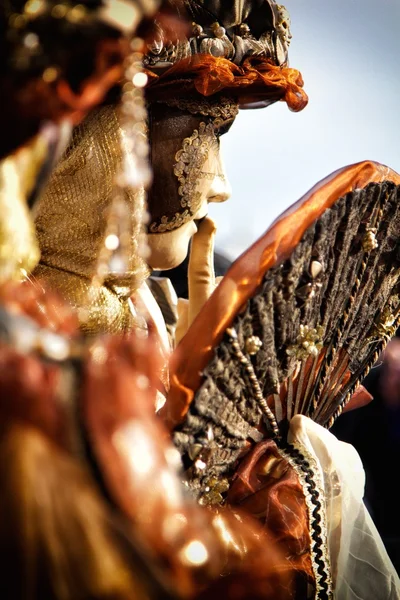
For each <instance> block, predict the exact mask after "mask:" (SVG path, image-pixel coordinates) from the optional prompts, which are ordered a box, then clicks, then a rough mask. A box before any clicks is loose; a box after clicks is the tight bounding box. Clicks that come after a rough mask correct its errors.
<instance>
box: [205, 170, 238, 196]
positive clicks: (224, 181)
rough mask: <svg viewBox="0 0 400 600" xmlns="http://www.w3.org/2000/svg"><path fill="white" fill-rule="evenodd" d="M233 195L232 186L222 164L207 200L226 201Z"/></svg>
mask: <svg viewBox="0 0 400 600" xmlns="http://www.w3.org/2000/svg"><path fill="white" fill-rule="evenodd" d="M231 195H232V187H231V184H230V182H229V181H228V178H227V176H226V173H225V170H224V168H223V165H222V164H221V165H220V169H218V173H216V174H215V176H214V179H213V181H212V183H211V186H210V189H209V190H208V194H207V202H226V200H229V198H230V197H231Z"/></svg>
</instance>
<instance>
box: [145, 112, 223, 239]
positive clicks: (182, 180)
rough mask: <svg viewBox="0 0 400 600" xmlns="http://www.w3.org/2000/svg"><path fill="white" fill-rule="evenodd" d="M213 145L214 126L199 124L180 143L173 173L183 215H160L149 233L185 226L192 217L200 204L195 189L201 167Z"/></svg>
mask: <svg viewBox="0 0 400 600" xmlns="http://www.w3.org/2000/svg"><path fill="white" fill-rule="evenodd" d="M213 144H218V142H217V138H216V135H215V130H214V124H212V123H207V124H206V123H200V125H199V129H195V130H194V131H193V134H192V135H191V136H190V137H188V138H185V139H184V140H183V145H182V148H181V149H180V150H178V152H177V153H176V155H175V160H176V161H177V162H176V163H175V165H174V174H175V175H176V177H177V178H178V181H179V189H178V193H179V196H180V198H181V206H182V208H183V209H184V210H183V211H182V212H177V213H175V216H173V217H172V218H170V217H167V216H163V217H161V219H160V221H159V222H157V221H155V222H154V223H151V225H150V227H149V230H150V233H164V232H165V231H171V230H173V229H177V228H178V227H181V225H184V224H185V223H187V222H188V221H190V220H191V219H192V218H193V215H195V214H196V212H197V210H198V209H199V206H200V204H201V198H202V196H201V192H199V191H198V190H197V186H198V184H199V181H200V180H201V179H202V178H203V172H202V166H203V165H204V163H205V161H206V159H207V156H208V153H209V152H210V149H211V148H212V145H213Z"/></svg>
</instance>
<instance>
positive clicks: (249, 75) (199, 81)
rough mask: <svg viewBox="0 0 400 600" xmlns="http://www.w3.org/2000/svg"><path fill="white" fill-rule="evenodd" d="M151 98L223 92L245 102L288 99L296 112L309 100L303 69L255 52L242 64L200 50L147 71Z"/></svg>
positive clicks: (290, 106) (160, 98)
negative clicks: (159, 70) (155, 70)
mask: <svg viewBox="0 0 400 600" xmlns="http://www.w3.org/2000/svg"><path fill="white" fill-rule="evenodd" d="M146 73H147V75H148V77H149V84H148V89H147V90H146V92H147V95H148V97H149V99H152V97H153V93H154V96H155V99H156V100H163V99H165V98H166V97H170V98H171V97H173V96H176V97H182V96H185V95H186V94H187V93H190V92H192V93H193V92H194V91H195V92H198V93H199V94H201V95H202V96H212V95H213V94H218V93H222V94H223V95H227V96H234V97H237V98H239V101H240V103H241V104H247V103H252V102H257V101H259V100H264V101H266V105H267V104H271V103H272V102H276V101H277V100H284V101H285V102H286V103H287V105H288V107H289V108H290V109H291V110H293V111H294V112H298V111H300V110H302V109H303V108H304V107H305V106H306V105H307V103H308V97H307V94H306V93H305V91H304V90H303V79H302V76H301V74H300V73H299V71H297V70H296V69H290V68H288V67H278V66H276V65H274V64H273V63H272V62H271V61H270V60H268V59H266V58H262V57H257V56H252V57H250V58H247V59H246V60H245V61H244V62H243V64H242V65H241V66H240V67H239V66H238V65H235V64H234V63H233V62H231V61H230V60H227V59H226V58H219V57H215V56H212V55H211V54H196V55H194V56H192V57H189V58H185V59H183V60H180V61H179V62H177V63H176V64H175V65H173V66H172V67H170V68H169V69H168V70H167V71H164V73H162V74H161V75H157V74H156V73H153V71H146Z"/></svg>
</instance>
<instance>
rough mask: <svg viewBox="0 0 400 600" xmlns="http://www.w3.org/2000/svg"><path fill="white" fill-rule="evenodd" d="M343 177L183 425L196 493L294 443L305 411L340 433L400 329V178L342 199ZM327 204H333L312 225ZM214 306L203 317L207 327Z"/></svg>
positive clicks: (260, 295) (261, 289)
mask: <svg viewBox="0 0 400 600" xmlns="http://www.w3.org/2000/svg"><path fill="white" fill-rule="evenodd" d="M379 167H380V166H379ZM338 177H342V174H339V175H337V176H336V177H334V178H333V179H332V178H331V179H330V180H329V181H328V183H326V182H325V184H324V185H322V186H320V187H319V189H318V190H317V192H316V193H317V195H318V194H319V199H318V201H317V200H314V201H313V198H315V193H314V195H312V194H311V196H310V195H309V196H308V202H309V203H308V205H307V202H301V203H299V205H297V207H295V209H294V211H292V213H293V214H295V215H296V214H298V215H299V223H302V222H305V223H306V225H304V227H303V229H304V230H303V231H301V235H300V237H299V238H298V239H299V240H300V241H299V242H298V243H297V244H296V245H294V244H291V243H290V242H288V243H287V251H286V252H284V253H283V254H284V257H283V258H282V259H280V258H279V252H276V256H277V257H278V260H276V261H273V265H272V266H271V267H269V268H268V269H266V270H265V271H264V272H262V273H261V275H260V280H259V282H258V285H257V286H256V287H255V291H254V293H252V294H251V295H250V296H249V297H247V298H246V299H245V301H244V303H243V304H241V306H240V309H238V310H235V312H234V314H232V318H230V322H229V326H228V327H227V328H225V331H224V333H223V334H222V335H221V336H219V339H217V340H216V343H215V344H214V348H213V355H212V357H211V359H210V360H209V362H208V364H207V365H206V366H205V368H203V371H202V377H201V380H200V383H199V386H198V388H197V389H195V390H194V396H193V399H192V401H191V403H190V405H189V407H188V410H187V412H186V414H185V416H184V418H183V420H181V423H180V424H179V425H178V426H177V427H176V428H175V433H174V438H175V443H176V445H177V446H178V448H179V450H180V451H181V454H182V455H183V457H184V461H185V464H186V466H187V467H188V468H190V472H189V477H190V479H191V480H192V481H191V484H192V485H193V488H194V489H196V488H197V489H199V488H200V489H201V488H202V482H204V481H207V479H209V477H210V475H217V476H219V475H222V474H229V472H230V471H231V470H232V468H233V465H234V464H235V461H236V460H237V458H238V457H239V456H240V453H241V451H242V449H244V447H245V446H246V444H248V440H254V441H259V440H260V439H262V438H265V437H273V438H277V439H279V438H280V437H284V436H285V434H286V431H287V426H288V422H289V421H290V419H291V417H293V416H294V415H295V414H298V413H300V414H303V415H306V416H308V417H310V418H311V419H313V420H315V421H316V422H318V423H319V424H321V425H324V426H331V425H332V424H333V422H334V420H335V418H336V417H337V416H338V415H339V414H340V412H341V411H342V409H343V406H344V405H345V404H346V402H347V401H348V399H349V398H350V397H351V395H352V394H353V392H354V390H355V389H356V387H357V386H358V384H359V382H360V380H362V379H363V377H364V376H365V375H366V374H367V372H368V371H369V369H370V368H371V366H372V365H373V364H374V363H375V361H376V360H377V358H378V355H379V353H380V352H381V351H382V349H383V348H384V346H385V344H386V343H387V341H388V340H389V339H390V337H391V336H393V334H394V333H395V331H396V328H397V327H398V324H399V320H400V296H399V292H400V246H399V240H400V204H399V197H400V185H398V184H399V183H400V180H399V178H398V177H397V176H396V174H394V173H393V172H389V170H388V169H386V171H385V178H386V177H387V180H386V181H381V182H379V181H378V182H374V181H372V182H371V183H368V178H367V180H366V182H365V185H363V187H362V188H357V189H352V188H353V187H354V185H353V184H351V185H350V189H352V191H350V192H348V193H345V194H344V195H341V196H340V197H337V196H336V197H335V193H336V188H338V189H339V191H341V190H342V189H343V188H342V187H341V186H339V185H336V183H337V180H338ZM370 179H371V178H369V180H370ZM375 179H376V177H375ZM315 189H316V188H315ZM321 194H322V196H321ZM324 194H325V195H328V196H329V195H330V197H332V199H331V200H328V201H325V199H324V198H323V195H324ZM310 198H311V200H310ZM313 202H314V204H313ZM318 202H319V203H320V204H321V203H322V204H324V207H325V206H326V205H327V206H328V207H327V208H324V209H318V211H317V218H316V219H313V211H314V212H315V208H316V205H317V204H318ZM307 206H308V207H309V210H308V209H307ZM307 210H308V212H309V213H310V212H311V213H312V214H311V217H307V219H304V218H303V216H304V213H305V212H307ZM318 213H319V214H318ZM278 226H279V223H278ZM283 226H284V224H283V225H282V227H283ZM301 226H302V225H299V228H300V227H301ZM285 235H286V234H285V232H284V233H283V234H282V239H283V240H284V238H285ZM264 237H266V236H264ZM292 237H293V236H292ZM281 254H282V253H281ZM240 261H242V263H243V269H242V275H243V276H245V275H246V260H243V257H241V258H239V259H238V261H237V265H240ZM247 262H248V261H247ZM237 265H236V267H234V270H235V269H236V271H235V273H236V275H235V276H236V277H237V273H238V266H237ZM226 277H227V278H228V279H229V277H230V272H228V274H227V276H226ZM217 293H218V291H217ZM214 306H215V304H214ZM210 309H212V303H211V305H210V303H209V306H207V304H206V306H205V307H204V309H203V311H202V313H200V315H199V317H198V322H200V321H202V322H203V327H207V324H206V323H207V311H210ZM189 340H190V330H189ZM192 348H193V345H192ZM192 352H196V350H192ZM176 370H177V372H178V373H179V360H178V367H177V369H176ZM183 385H185V382H183ZM181 387H182V386H181ZM173 401H174V390H172V397H171V399H170V400H169V402H173ZM199 457H200V459H201V469H195V468H194V467H193V466H194V464H195V463H196V462H198V461H199Z"/></svg>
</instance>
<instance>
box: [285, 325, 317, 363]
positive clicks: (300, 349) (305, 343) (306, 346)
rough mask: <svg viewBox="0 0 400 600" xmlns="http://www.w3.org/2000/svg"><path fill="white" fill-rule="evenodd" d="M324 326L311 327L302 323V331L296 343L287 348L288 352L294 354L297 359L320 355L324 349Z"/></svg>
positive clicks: (289, 354)
mask: <svg viewBox="0 0 400 600" xmlns="http://www.w3.org/2000/svg"><path fill="white" fill-rule="evenodd" d="M323 333H324V330H323V327H321V326H318V327H316V328H315V327H309V326H308V325H300V333H299V335H298V336H297V339H296V343H295V344H293V345H292V346H290V347H289V348H287V350H286V354H287V355H288V356H294V357H295V358H297V360H304V359H307V358H309V356H318V354H319V352H320V350H321V349H322V345H323V344H322V336H323Z"/></svg>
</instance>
